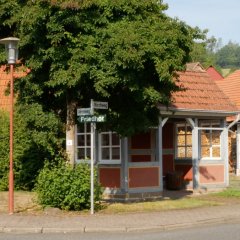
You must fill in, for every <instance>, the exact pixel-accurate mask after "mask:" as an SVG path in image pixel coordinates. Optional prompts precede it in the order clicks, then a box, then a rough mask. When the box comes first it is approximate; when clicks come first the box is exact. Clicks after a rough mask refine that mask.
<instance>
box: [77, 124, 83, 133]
mask: <svg viewBox="0 0 240 240" xmlns="http://www.w3.org/2000/svg"><path fill="white" fill-rule="evenodd" d="M77 132H78V133H84V124H78V125H77Z"/></svg>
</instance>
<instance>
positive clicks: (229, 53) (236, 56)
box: [216, 41, 240, 68]
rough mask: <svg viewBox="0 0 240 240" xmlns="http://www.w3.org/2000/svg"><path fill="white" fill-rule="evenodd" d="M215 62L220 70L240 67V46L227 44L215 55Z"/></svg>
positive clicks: (231, 43)
mask: <svg viewBox="0 0 240 240" xmlns="http://www.w3.org/2000/svg"><path fill="white" fill-rule="evenodd" d="M216 62H217V64H218V65H219V66H221V67H222V68H239V67H240V46H239V44H238V43H233V42H231V41H230V42H229V43H228V44H227V45H225V46H223V47H222V48H221V49H220V50H219V51H218V52H217V53H216Z"/></svg>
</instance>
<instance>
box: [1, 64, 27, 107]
mask: <svg viewBox="0 0 240 240" xmlns="http://www.w3.org/2000/svg"><path fill="white" fill-rule="evenodd" d="M14 70H15V71H14V77H15V78H20V77H23V76H26V74H27V73H28V72H29V71H28V70H26V69H25V67H23V66H21V67H18V68H15V69H14ZM9 82H10V74H9V73H8V69H7V66H6V65H3V66H0V109H3V110H7V111H9V107H10V97H9V96H6V95H5V91H6V89H7V87H8V85H9Z"/></svg>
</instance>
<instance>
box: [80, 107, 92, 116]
mask: <svg viewBox="0 0 240 240" xmlns="http://www.w3.org/2000/svg"><path fill="white" fill-rule="evenodd" d="M85 115H91V108H78V109H77V116H85Z"/></svg>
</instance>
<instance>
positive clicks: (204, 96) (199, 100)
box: [160, 66, 237, 116]
mask: <svg viewBox="0 0 240 240" xmlns="http://www.w3.org/2000/svg"><path fill="white" fill-rule="evenodd" d="M198 67H199V66H198ZM198 67H197V68H195V69H194V70H190V71H189V70H188V69H189V68H187V70H186V71H185V72H178V75H179V82H177V85H179V86H181V87H182V88H184V89H185V90H183V91H179V92H175V93H173V95H172V104H171V105H170V106H169V107H168V110H173V111H188V112H189V111H192V112H201V113H203V112H206V113H210V112H211V113H222V114H226V116H227V115H228V114H234V113H235V112H236V111H237V108H236V106H235V104H234V103H233V102H231V101H230V99H229V98H228V97H227V96H226V95H225V94H224V93H223V92H222V91H221V90H220V88H219V87H218V86H217V85H216V83H215V81H213V80H212V79H211V77H210V76H209V75H208V73H207V72H206V71H204V69H203V68H202V69H199V68H198ZM191 69H193V68H191ZM160 109H164V108H163V106H160ZM165 109H166V108H165ZM166 110H167V109H166Z"/></svg>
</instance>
